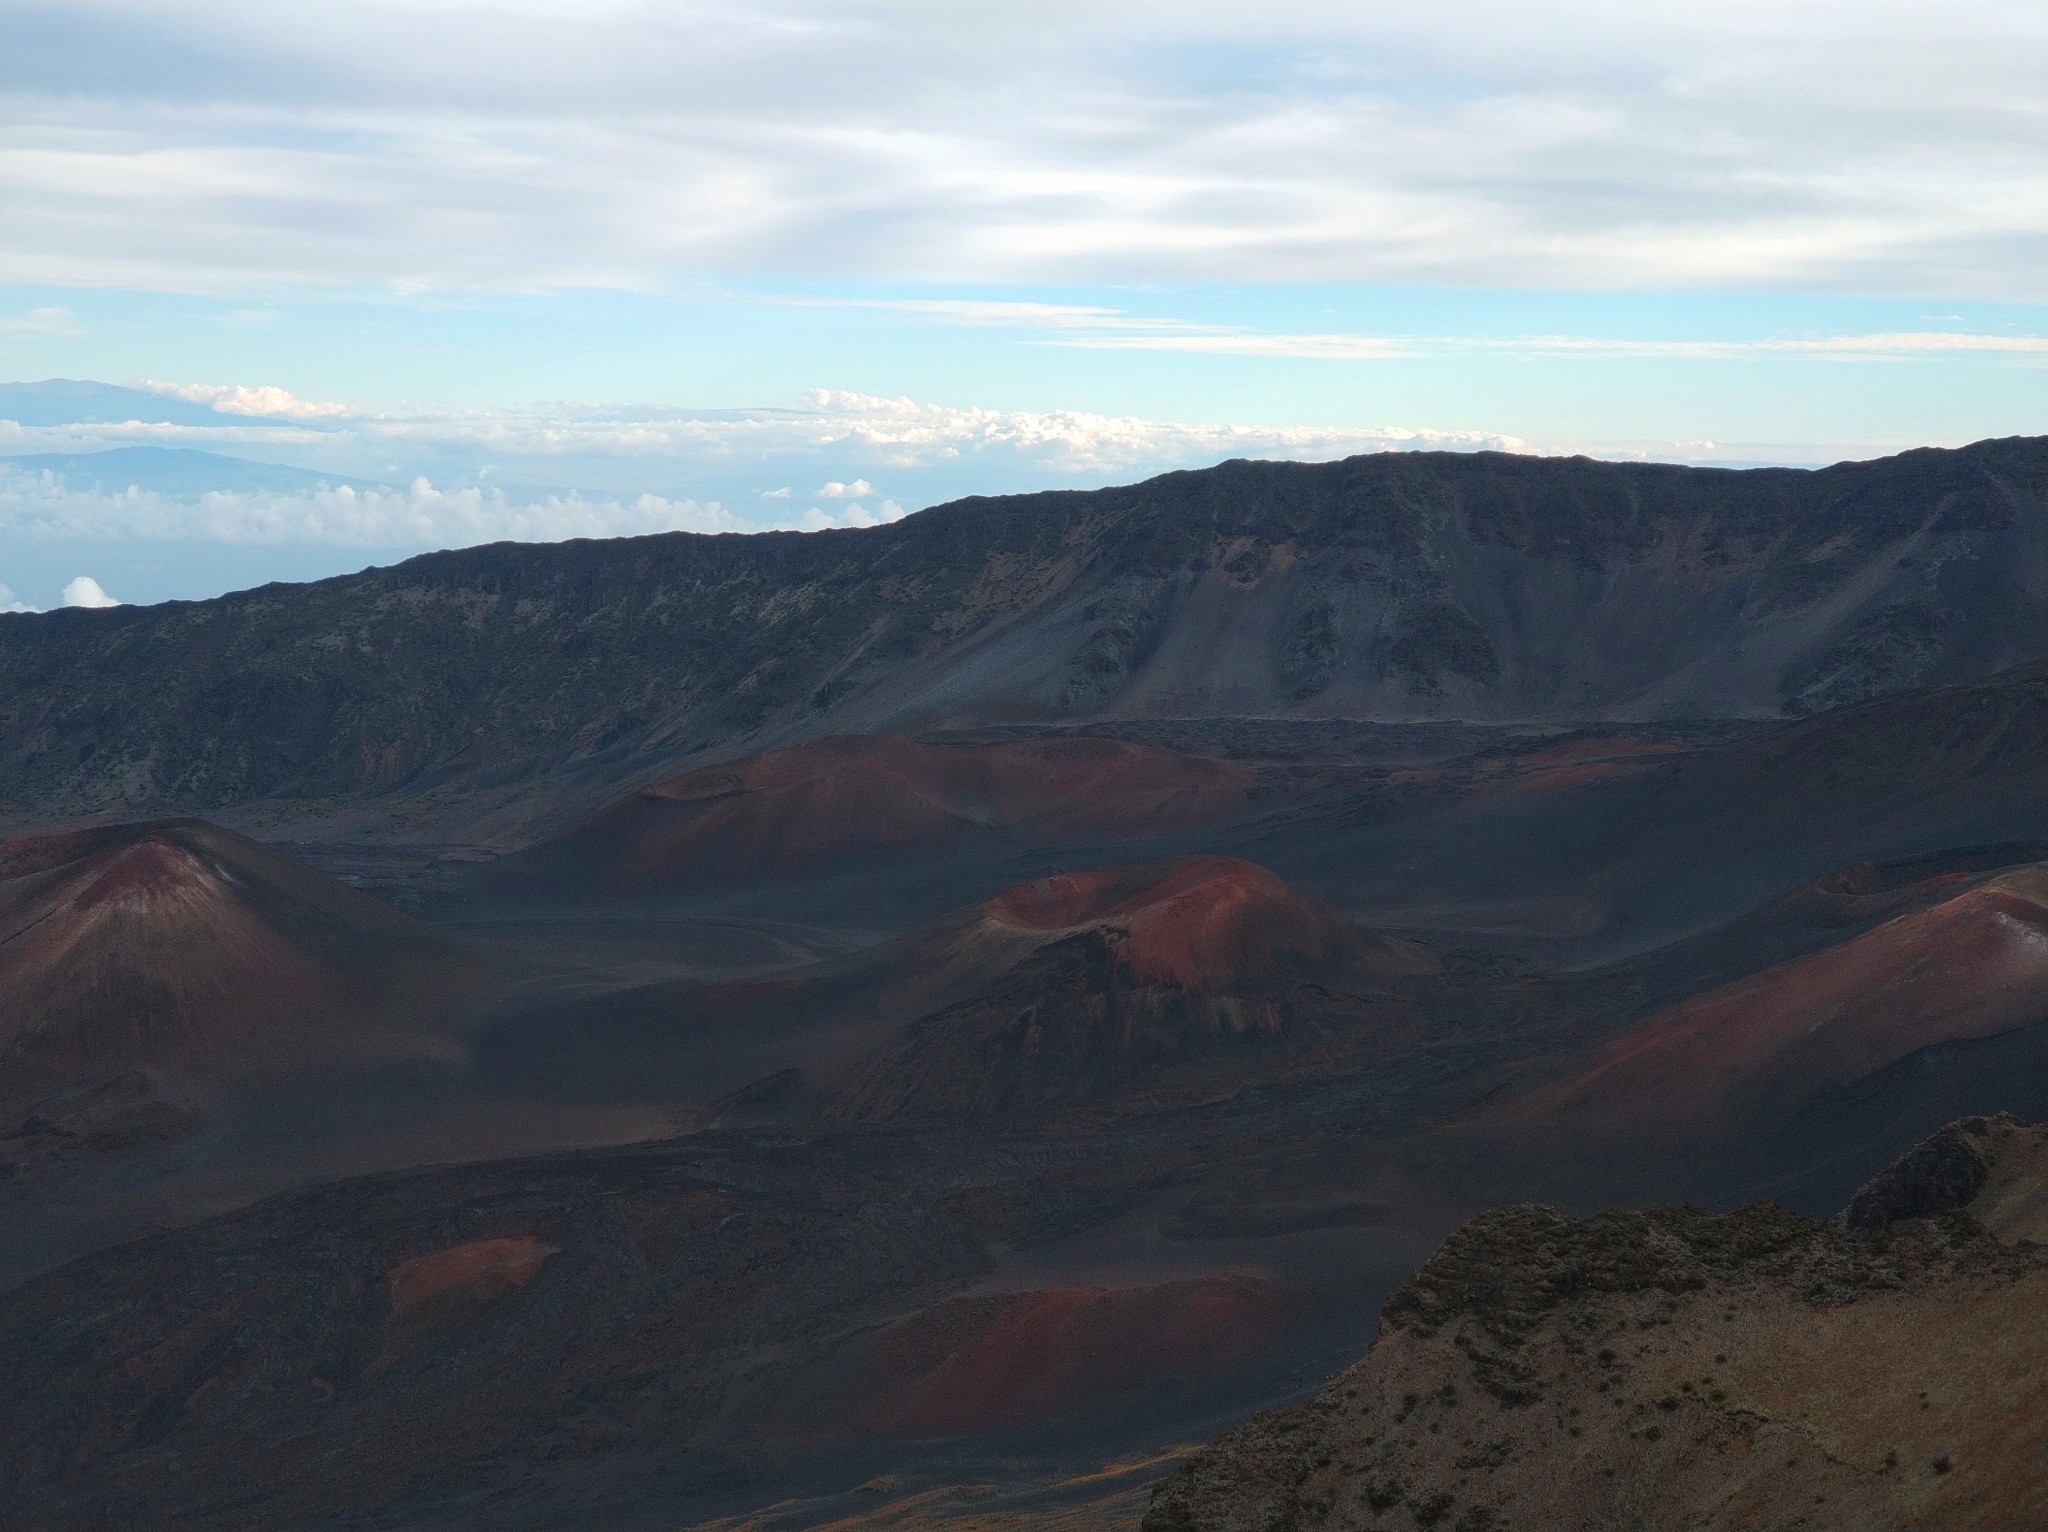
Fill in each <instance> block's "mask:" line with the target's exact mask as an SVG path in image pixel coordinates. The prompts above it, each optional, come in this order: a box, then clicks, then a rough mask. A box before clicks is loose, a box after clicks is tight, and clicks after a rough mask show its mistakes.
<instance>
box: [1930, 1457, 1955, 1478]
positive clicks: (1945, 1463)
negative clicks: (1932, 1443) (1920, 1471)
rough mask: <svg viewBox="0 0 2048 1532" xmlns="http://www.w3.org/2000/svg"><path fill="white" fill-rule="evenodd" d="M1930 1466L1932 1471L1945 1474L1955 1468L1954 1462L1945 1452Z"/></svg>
mask: <svg viewBox="0 0 2048 1532" xmlns="http://www.w3.org/2000/svg"><path fill="white" fill-rule="evenodd" d="M1930 1466H1931V1467H1932V1468H1933V1469H1934V1471H1935V1472H1936V1473H1947V1472H1948V1471H1949V1470H1950V1469H1951V1468H1953V1467H1955V1466H1956V1465H1955V1461H1954V1460H1953V1459H1952V1458H1950V1457H1949V1455H1948V1454H1947V1453H1946V1452H1944V1453H1943V1454H1942V1455H1941V1456H1940V1457H1938V1458H1936V1459H1935V1460H1934V1462H1933V1463H1932V1464H1931V1465H1930Z"/></svg>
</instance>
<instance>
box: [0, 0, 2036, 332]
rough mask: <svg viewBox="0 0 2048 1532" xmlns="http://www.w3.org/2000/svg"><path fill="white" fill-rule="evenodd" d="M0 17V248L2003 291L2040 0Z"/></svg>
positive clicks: (590, 266) (2032, 259)
mask: <svg viewBox="0 0 2048 1532" xmlns="http://www.w3.org/2000/svg"><path fill="white" fill-rule="evenodd" d="M0 25H4V27H5V41H6V46H5V48H4V49H0V58H4V60H5V62H4V64H0V87H4V90H5V99H6V101H7V111H8V114H9V117H10V119H11V120H10V122H9V124H8V132H7V135H6V160H5V173H6V176H7V179H8V184H9V188H10V198H11V200H10V214H9V216H10V234H9V244H10V254H11V265H12V270H11V273H10V275H11V279H12V280H14V281H16V282H30V281H37V282H51V283H86V284H121V285H131V286H139V287H153V288H164V287H169V288H186V289H195V290H234V291H237V292H253V291H260V290H262V289H264V288H266V287H272V288H274V287H288V286H292V285H295V284H308V283H310V284H324V285H330V286H334V287H349V286H353V285H355V284H358V283H360V282H363V281H365V280H368V281H372V282H381V283H386V284H393V285H397V286H400V287H412V288H417V287H436V288H448V287H453V288H464V287H489V288H501V289H528V290H530V289H535V288H545V287H550V286H564V285H568V286H577V285H599V286H628V287H661V286H663V285H664V284H669V283H673V282H675V281H677V280H679V279H680V278H682V277H685V276H687V275H690V274H698V275H701V274H705V273H734V272H747V273H756V274H759V273H767V272H783V273H801V274H810V275H822V276H830V277H834V278H840V279H844V278H880V279H886V280H923V279H938V280H951V281H970V282H973V281H1004V282H1020V281H1021V282H1031V281H1070V282H1091V281H1096V282H1100V281H1107V282H1146V281H1152V282H1172V281H1183V280H1216V279H1222V280H1302V279H1312V280H1318V281H1404V282H1412V281H1423V282H1449V283H1469V284H1478V285H1487V286H1509V287H1516V286H1545V285H1548V286H1569V287H1576V288H1585V287H1651V286H1660V285H1661V286H1670V285H1708V286H1758V285H1760V286H1777V287H1817V288H1832V289H1835V290H1841V291H1856V292H1872V291H1890V292H1911V293H1925V294H1934V293H1953V294H1957V295H1974V296H1980V297H2006V298H2019V299H2023V300H2030V299H2032V298H2033V297H2034V296H2035V295H2036V290H2037V285H2038V283H2037V277H2038V270H2039V262H2040V257H2041V255H2042V252H2043V248H2044V242H2043V216H2042V211H2041V210H2042V208H2043V207H2044V206H2048V166H2044V163H2043V161H2042V158H2041V155H2040V153H2039V145H2040V141H2041V137H2042V129H2043V125H2044V101H2043V97H2042V95H2041V93H2040V91H2039V88H2038V82H2039V78H2040V73H2041V68H2042V65H2043V62H2044V56H2048V13H2044V12H2043V11H2042V9H2041V8H2040V7H2039V6H2038V5H2034V4H2031V3H2021V0H1952V3H1950V4H1946V5H1943V6H1942V7H1940V8H1939V11H1938V13H1935V12H1930V10H1929V8H1928V7H1927V6H1926V5H1925V4H1924V3H1919V0H1858V3H1854V4H1851V3H1846V0H1805V3H1797V4H1791V5H1787V4H1783V3H1765V0H1721V3H1717V4H1714V5H1708V6H1691V7H1677V6H1617V5H1613V4H1611V3H1596V0H1557V3H1552V4H1545V5H1541V6H1534V5H1527V4H1520V3H1514V0H1460V3H1457V4H1440V3H1424V0H1383V3H1378V4H1374V5H1369V6H1368V5H1359V4H1353V3H1340V0H1327V3H1286V0H1275V3H1272V4H1266V5H1261V6H1257V7H1244V6H1214V5H1186V4H1177V3H1167V0H1158V3H1131V4H1120V5H1113V6H1100V5H1096V6H1084V5H1079V4H1064V3H1059V0H1034V3H1031V4H1008V5H984V6H973V7H951V6H944V7H942V6H931V5H927V4H919V3H914V0H902V3H875V0H842V3H827V0H782V3H777V4H772V5H771V4H745V3H735V4H728V5H721V6H717V7H677V6H669V5H656V4H652V3H626V0H592V3H589V4H584V5H578V6H573V7H565V6H558V5H543V4H537V3H523V0H496V3H481V0H466V3H445V4H416V3H403V4H401V3H397V0H343V3H337V4H333V5H328V6H321V7H302V6H276V5H257V4H254V3H244V0H175V3H163V4H157V5H152V6H150V7H147V8H142V7H135V6H132V5H126V4H117V3H113V0H64V3H61V4H57V3H37V0H14V3H13V4H11V5H10V6H9V7H7V11H6V14H5V17H4V21H0ZM57 317H61V316H57ZM1039 317H1040V319H1041V320H1043V319H1044V318H1046V317H1047V316H1039ZM49 322H56V319H55V318H52V319H51V320H50V321H49ZM1299 339H1302V340H1304V341H1307V340H1315V339H1317V338H1316V337H1303V338H1299ZM1243 344H1246V345H1250V344H1252V343H1251V342H1245V343H1243Z"/></svg>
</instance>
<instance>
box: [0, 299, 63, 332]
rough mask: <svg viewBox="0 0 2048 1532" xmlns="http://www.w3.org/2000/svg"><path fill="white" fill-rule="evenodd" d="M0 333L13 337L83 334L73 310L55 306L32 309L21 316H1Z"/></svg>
mask: <svg viewBox="0 0 2048 1532" xmlns="http://www.w3.org/2000/svg"><path fill="white" fill-rule="evenodd" d="M0 333H5V334H12V335H66V336H69V335H78V334H80V333H82V332H81V331H80V329H79V325H78V321H77V320H76V319H75V318H73V317H72V313H71V310H69V309H67V308H64V307H61V306H59V305H55V304H48V305H45V306H43V307H41V308H33V309H30V310H29V311H28V312H27V313H26V314H22V315H19V316H0Z"/></svg>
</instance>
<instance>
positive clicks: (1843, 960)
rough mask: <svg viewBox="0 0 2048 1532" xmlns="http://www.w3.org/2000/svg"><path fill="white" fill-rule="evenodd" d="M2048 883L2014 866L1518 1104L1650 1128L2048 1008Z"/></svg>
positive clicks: (1541, 1112)
mask: <svg viewBox="0 0 2048 1532" xmlns="http://www.w3.org/2000/svg"><path fill="white" fill-rule="evenodd" d="M2044 890H2048V882H2044V880H2043V878H2042V875H2041V874H2040V873H2038V872H2032V873H2023V874H2016V875H2009V876H2007V877H2003V878H1998V879H1994V880H1993V881H1992V882H1991V883H1989V884H1986V885H1984V886H1982V887H1979V888H1975V889H1972V890H1970V891H1969V892H1968V893H1965V894H1962V895H1959V896H1958V897H1956V898H1953V899H1949V900H1947V901H1945V902H1944V903H1941V904H1938V905H1935V906H1934V907H1932V908H1931V909H1926V910H1921V911H1919V912H1917V913H1915V914H1911V915H1904V916H1901V917H1899V918H1898V919H1896V920H1892V921H1889V922H1887V923H1886V924H1884V925H1882V926H1879V927H1877V928H1876V929H1875V930H1872V931H1868V932H1865V933H1864V934H1863V935H1861V936H1858V937H1856V938H1854V939H1853V940H1850V941H1847V942H1843V943H1842V944H1841V945H1840V946H1837V947H1832V948H1829V949H1828V950H1826V951H1823V952H1818V953H1813V954H1811V955H1809V956H1806V957H1802V958H1796V959H1794V960H1793V961H1791V962H1788V963H1781V964H1779V965H1778V966H1777V967H1775V968H1770V969H1766V970H1765V971H1764V972H1762V973H1760V974H1757V975H1754V976H1753V977H1751V978H1748V979H1744V980H1741V981H1739V982H1737V983H1735V984H1731V985H1726V986H1724V987H1723V988H1720V989H1717V990H1713V991H1711V992H1709V993H1707V994H1705V995H1701V996H1697V997H1695V998H1694V999H1691V1000H1688V1001H1686V1002H1684V1003H1683V1004H1681V1005H1678V1006H1675V1007H1673V1008H1672V1009H1670V1010H1668V1011H1664V1012H1661V1013H1660V1014H1658V1015H1656V1016H1652V1017H1650V1018H1649V1019H1648V1020H1647V1021H1644V1022H1641V1023H1639V1024H1638V1025H1637V1026H1635V1027H1633V1028H1631V1029H1630V1030H1629V1032H1628V1033H1627V1034H1626V1035H1624V1036H1623V1037H1622V1038H1620V1039H1619V1040H1617V1041H1616V1042H1615V1043H1613V1044H1612V1045H1611V1046H1610V1047H1609V1048H1608V1049H1607V1050H1606V1051H1605V1053H1604V1054H1603V1056H1602V1057H1601V1058H1600V1059H1599V1060H1598V1062H1596V1063H1595V1064H1594V1065H1593V1066H1592V1067H1591V1068H1589V1069H1587V1070H1585V1071H1584V1072H1582V1073H1580V1074H1577V1075H1575V1076H1573V1077H1571V1078H1569V1079H1567V1080H1564V1081H1561V1082H1559V1083H1557V1084H1555V1085H1552V1086H1548V1087H1546V1088H1544V1089H1542V1090H1539V1091H1537V1092H1535V1093H1533V1094H1532V1095H1530V1096H1528V1097H1526V1098H1524V1099H1523V1100H1522V1101H1520V1102H1518V1103H1516V1104H1514V1105H1513V1106H1511V1107H1509V1108H1507V1109H1506V1110H1505V1112H1504V1113H1503V1114H1502V1120H1503V1121H1504V1122H1507V1123H1510V1124H1518V1125H1526V1124H1531V1123H1535V1122H1538V1121H1544V1122H1555V1121H1560V1120H1562V1121H1566V1122H1572V1121H1576V1122H1578V1123H1580V1124H1582V1125H1584V1126H1587V1127H1591V1128H1596V1129H1598V1130H1600V1131H1603V1132H1609V1133H1626V1134H1629V1135H1631V1136H1633V1137H1635V1138H1636V1139H1637V1141H1639V1142H1642V1143H1645V1144H1651V1143H1659V1142H1669V1141H1671V1140H1673V1139H1674V1138H1676V1137H1678V1136H1679V1135H1681V1134H1682V1133H1684V1132H1686V1131H1688V1130H1690V1129H1692V1128H1693V1127H1696V1126H1697V1125H1699V1124H1700V1123H1701V1122H1703V1121H1706V1120H1711V1119H1714V1118H1717V1117H1721V1116H1724V1115H1725V1114H1726V1113H1727V1110H1728V1108H1729V1107H1730V1106H1731V1105H1732V1104H1735V1103H1737V1102H1738V1101H1739V1100H1743V1099H1750V1100H1756V1101H1761V1100H1764V1099H1768V1098H1771V1097H1775V1096H1779V1095H1789V1094H1791V1093H1795V1092H1798V1091H1800V1090H1804V1089H1810V1088H1812V1087H1814V1086H1817V1085H1820V1084H1823V1083H1826V1082H1847V1081H1853V1080H1858V1079H1861V1078H1863V1077H1865V1076H1867V1075H1869V1074H1872V1073H1874V1072H1875V1071H1877V1070H1879V1069H1882V1068H1884V1067H1885V1066H1886V1065H1888V1064H1891V1063H1894V1062H1896V1061H1897V1060H1899V1059H1901V1058H1903V1057H1905V1056H1906V1055H1907V1054H1909V1053H1912V1052H1915V1051H1917V1050H1919V1049H1921V1048H1925V1047H1928V1046H1930V1045H1931V1044H1935V1043H1941V1042H1949V1041H1956V1040H1961V1039H1966V1038H1974V1037H1988V1036H1991V1035H1993V1034H1995V1033H1998V1032H2003V1031H2007V1030H2009V1029H2011V1028H2013V1027H2018V1026H2024V1025H2026V1024H2027V1023H2029V1022H2031V1021H2035V1020H2037V1019H2039V1017H2040V1016H2041V1014H2042V1012H2043V1010H2044V1009H2048V907H2044V900H2043V897H2042V895H2043V892H2044Z"/></svg>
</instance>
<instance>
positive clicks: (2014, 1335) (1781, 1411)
mask: <svg viewBox="0 0 2048 1532" xmlns="http://www.w3.org/2000/svg"><path fill="white" fill-rule="evenodd" d="M2044 1236H2048V1133H2044V1130H2043V1128H2042V1127H2040V1126H2038V1125H2028V1124H2023V1123H2021V1122H2020V1121H2019V1120H2018V1119H2017V1118H2014V1117H2012V1116H2010V1115H2001V1116H1999V1117H1994V1118H1984V1117H1975V1118H1966V1119H1963V1120H1962V1121H1960V1122H1957V1123H1954V1124H1951V1125H1950V1126H1949V1127H1947V1128H1945V1129H1943V1130H1942V1131H1941V1132H1940V1133H1938V1134H1936V1135H1934V1137H1932V1138H1930V1139H1929V1140H1927V1141H1926V1142H1924V1143H1923V1144H1921V1145H1920V1146H1918V1147H1916V1148H1915V1149H1914V1150H1913V1151H1911V1152H1910V1153H1909V1154H1907V1155H1906V1156H1905V1157H1904V1158H1902V1159H1901V1160H1900V1161H1899V1162H1898V1163H1897V1164H1896V1165H1894V1166H1893V1167H1892V1168H1891V1169H1889V1170H1887V1171H1886V1172H1884V1174H1883V1175H1881V1176H1880V1177H1878V1178H1877V1179H1876V1180H1875V1181H1873V1182H1872V1183H1871V1184H1870V1185H1869V1186H1867V1187H1866V1188H1865V1189H1864V1190H1863V1191H1862V1192H1860V1193H1859V1194H1858V1195H1857V1197H1856V1199H1855V1200H1854V1201H1853V1203H1852V1204H1851V1210H1850V1212H1849V1213H1848V1214H1847V1215H1845V1216H1844V1217H1843V1218H1838V1219H1836V1220H1833V1221H1823V1220H1819V1219H1814V1218H1808V1217H1803V1216H1801V1215H1799V1214H1795V1213H1790V1212H1787V1211H1786V1210H1784V1209H1782V1208H1779V1207H1777V1206H1775V1205H1773V1204H1771V1203H1755V1204H1752V1205H1750V1206H1748V1207H1745V1208H1742V1209H1740V1210H1738V1211H1736V1212H1732V1213H1715V1212H1710V1211H1708V1210H1706V1209H1704V1208H1697V1207H1675V1208H1659V1209H1654V1210H1652V1211H1649V1212H1644V1213H1622V1212H1609V1213H1601V1214H1597V1215H1595V1216H1593V1217H1591V1218H1584V1219H1576V1218H1571V1217H1567V1216H1566V1215H1564V1214H1562V1213H1558V1212H1556V1211H1554V1210H1552V1209H1550V1208H1546V1207H1539V1206H1519V1207H1508V1208H1500V1209H1496V1210H1495V1211H1493V1212H1490V1213H1486V1214H1483V1215H1481V1216H1480V1217H1478V1218H1475V1219H1473V1220H1472V1221H1471V1222H1469V1223H1467V1224H1466V1225H1465V1226H1464V1227H1463V1228H1461V1229H1459V1230H1458V1231H1457V1232H1456V1233H1455V1234H1453V1235H1452V1236H1451V1238H1450V1239H1449V1240H1447V1241H1446V1242H1445V1244H1444V1246H1443V1248H1442V1249H1441V1250H1440V1251H1439V1252H1438V1253H1437V1255H1436V1256H1435V1257H1434V1258H1433V1259H1432V1260H1431V1261H1429V1263H1428V1264H1427V1265H1425V1266H1424V1267H1423V1268H1422V1269H1421V1270H1420V1271H1419V1272H1417V1273H1416V1275H1415V1276H1414V1277H1413V1278H1412V1279H1411V1280H1410V1281H1409V1282H1408V1283H1407V1284H1406V1285H1404V1286H1403V1287H1402V1288H1401V1289H1400V1290H1399V1291H1398V1292H1396V1293H1395V1294H1394V1296H1393V1297H1392V1298H1391V1299H1390V1300H1389V1301H1388V1302H1387V1304H1386V1307H1385V1309H1384V1310H1383V1312H1382V1317H1381V1327H1380V1339H1379V1340H1378V1342H1377V1343H1376V1344H1375V1345H1374V1347H1373V1349H1372V1351H1371V1352H1370V1353H1369V1354H1368V1355H1367V1356H1366V1357H1365V1359H1364V1360H1363V1361H1361V1362H1359V1363H1358V1364H1357V1365H1356V1366H1354V1367H1352V1368H1350V1369H1349V1370H1348V1371H1346V1372H1345V1373H1343V1374H1341V1375H1340V1376H1339V1377H1338V1378H1337V1379H1336V1380H1335V1381H1334V1382H1333V1383H1332V1384H1331V1385H1330V1386H1329V1387H1328V1388H1326V1389H1325V1390H1324V1391H1323V1392H1322V1393H1321V1394H1320V1395H1318V1396H1317V1397H1315V1398H1313V1399H1311V1400H1309V1401H1307V1402H1306V1403H1303V1404H1300V1405H1296V1406H1293V1407H1291V1408H1288V1409H1284V1410H1276V1411H1268V1412H1266V1413H1264V1414H1262V1415H1260V1416H1258V1417H1256V1418H1255V1419H1254V1420H1252V1421H1251V1422H1250V1423H1248V1424H1247V1425H1245V1426H1243V1427H1240V1428H1239V1429H1237V1430H1235V1431H1232V1432H1230V1433H1229V1434H1227V1435H1225V1436H1224V1437H1222V1438H1221V1439H1219V1440H1218V1441H1217V1442H1216V1443H1215V1444H1214V1445H1212V1446H1211V1447H1210V1448H1208V1449H1207V1450H1206V1451H1204V1452H1203V1453H1202V1454H1201V1455H1199V1456H1198V1457H1196V1458H1194V1459H1193V1460H1191V1461H1190V1462H1189V1463H1188V1464H1187V1465H1185V1466H1184V1467H1183V1469H1182V1470H1181V1472H1180V1473H1179V1474H1178V1475H1177V1476H1176V1477H1175V1478H1173V1479H1171V1480H1168V1481H1167V1482H1166V1483H1165V1484H1163V1485H1161V1486H1160V1487H1159V1488H1158V1490H1156V1491H1155V1494H1154V1498H1153V1502H1152V1507H1151V1510H1150V1512H1149V1513H1148V1515H1147V1516H1146V1518H1145V1528H1146V1532H1194V1529H1201V1532H1237V1529H1245V1532H1251V1529H1259V1532H1268V1529H1274V1532H1277V1529H1280V1528H1284V1527H1285V1528H1291V1527H1302V1528H1306V1527H1332V1528H1339V1527H1387V1528H1403V1529H1405V1528H1409V1527H1434V1526H1439V1525H1441V1526H1447V1527H1454V1528H1457V1529H1461V1532H1481V1529H1485V1528H1493V1527H1544V1526H1550V1527H1562V1526H1579V1527H1640V1526H1679V1525H1684V1526H1703V1527H1781V1526H1784V1527H1789V1526H1802V1527H1842V1528H1849V1527H1856V1528H1878V1527H1904V1526H1941V1527H1985V1528H1991V1527H2019V1526H2039V1525H2042V1524H2043V1521H2044V1518H2048V1483H2044V1480H2043V1477H2042V1475H2041V1473H2040V1467H2039V1465H2040V1463H2041V1461H2042V1456H2043V1450H2044V1445H2048V1410H2044V1407H2043V1404H2042V1400H2041V1396H2040V1389H2039V1379H2040V1377H2041V1376H2042V1373H2043V1370H2044V1368H2048V1337H2044V1335H2043V1332H2042V1330H2041V1327H2040V1324H2039V1320H2038V1316H2039V1313H2040V1312H2041V1309H2042V1304H2043V1302H2044V1301H2048V1250H2044V1248H2043V1245H2042V1240H2043V1237H2044ZM1931 1336H1939V1337H1940V1339H1939V1342H1938V1343H1932V1344H1931V1343H1930V1341H1929V1337H1931Z"/></svg>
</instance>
